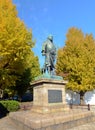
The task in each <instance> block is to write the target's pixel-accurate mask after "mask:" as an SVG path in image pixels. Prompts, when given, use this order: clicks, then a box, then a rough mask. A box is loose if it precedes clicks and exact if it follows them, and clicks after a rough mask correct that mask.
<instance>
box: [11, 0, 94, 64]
mask: <svg viewBox="0 0 95 130" xmlns="http://www.w3.org/2000/svg"><path fill="white" fill-rule="evenodd" d="M13 3H14V4H15V5H16V7H17V11H18V16H19V17H20V19H21V20H23V21H24V23H25V25H26V26H27V27H28V28H32V34H33V38H34V39H36V45H35V47H34V49H33V51H34V53H35V55H37V56H38V57H39V61H40V65H41V66H42V65H43V63H44V57H42V55H41V48H42V43H43V42H44V41H45V40H46V38H47V37H48V35H49V34H52V35H53V37H54V43H55V45H56V48H60V47H63V46H64V44H65V39H66V33H67V31H68V29H69V28H71V27H77V28H79V29H81V30H82V31H83V32H84V33H88V34H90V33H92V34H93V36H94V37H95V0H13Z"/></svg>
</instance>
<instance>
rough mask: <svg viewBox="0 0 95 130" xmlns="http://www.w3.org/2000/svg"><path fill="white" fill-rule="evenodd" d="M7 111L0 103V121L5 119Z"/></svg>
mask: <svg viewBox="0 0 95 130" xmlns="http://www.w3.org/2000/svg"><path fill="white" fill-rule="evenodd" d="M8 113H9V111H8V110H7V109H6V108H5V107H4V106H3V105H2V104H1V103H0V119H1V118H3V117H5V116H6V115H7V114H8Z"/></svg>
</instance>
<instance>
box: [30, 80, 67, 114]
mask: <svg viewBox="0 0 95 130" xmlns="http://www.w3.org/2000/svg"><path fill="white" fill-rule="evenodd" d="M66 83H67V82H66V81H64V80H55V79H39V80H36V81H34V82H33V83H32V84H31V86H32V87H33V91H34V92H33V93H34V95H33V107H32V109H31V111H32V112H38V113H51V112H61V111H65V110H68V109H69V108H68V107H67V104H66V98H65V85H66Z"/></svg>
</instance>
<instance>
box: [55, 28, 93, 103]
mask: <svg viewBox="0 0 95 130" xmlns="http://www.w3.org/2000/svg"><path fill="white" fill-rule="evenodd" d="M56 71H57V74H59V75H62V76H63V77H64V76H65V78H66V79H67V80H68V84H67V88H68V89H71V90H73V91H75V92H77V93H79V94H80V101H81V103H83V97H84V94H85V92H87V91H90V90H93V89H95V40H94V38H93V36H92V34H90V35H88V34H86V35H84V34H83V32H82V31H81V30H79V29H77V28H74V27H73V28H70V29H69V31H68V33H67V39H66V44H65V46H64V47H63V48H61V49H59V50H58V57H57V63H56Z"/></svg>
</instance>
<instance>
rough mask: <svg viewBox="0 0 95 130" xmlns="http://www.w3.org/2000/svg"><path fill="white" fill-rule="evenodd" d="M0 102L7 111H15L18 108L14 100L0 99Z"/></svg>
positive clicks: (17, 103)
mask: <svg viewBox="0 0 95 130" xmlns="http://www.w3.org/2000/svg"><path fill="white" fill-rule="evenodd" d="M0 104H1V105H2V106H3V107H4V108H6V109H7V111H9V112H13V111H17V110H18V109H19V102H18V101H14V100H6V101H0Z"/></svg>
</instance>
